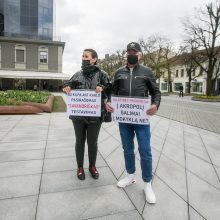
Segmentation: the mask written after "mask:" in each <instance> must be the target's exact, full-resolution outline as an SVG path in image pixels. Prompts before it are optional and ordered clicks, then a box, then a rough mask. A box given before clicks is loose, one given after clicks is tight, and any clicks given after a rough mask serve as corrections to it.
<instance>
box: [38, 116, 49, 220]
mask: <svg viewBox="0 0 220 220" xmlns="http://www.w3.org/2000/svg"><path fill="white" fill-rule="evenodd" d="M50 123H51V114H50V116H49V122H48V128H47V140H46V143H45V149H44V158H43V164H42V169H41V177H40V184H39V189H38V196H37V204H36V211H35V217H34V219H35V220H36V219H37V212H38V203H39V198H40V191H41V183H42V177H43V170H44V161H45V156H46V150H47V141H48V136H49V131H50Z"/></svg>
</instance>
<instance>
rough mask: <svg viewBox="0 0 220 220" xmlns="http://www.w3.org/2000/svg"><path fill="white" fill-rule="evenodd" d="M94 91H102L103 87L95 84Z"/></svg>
mask: <svg viewBox="0 0 220 220" xmlns="http://www.w3.org/2000/svg"><path fill="white" fill-rule="evenodd" d="M95 91H96V93H100V92H102V91H103V88H102V87H101V86H96V88H95Z"/></svg>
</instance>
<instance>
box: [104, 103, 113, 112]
mask: <svg viewBox="0 0 220 220" xmlns="http://www.w3.org/2000/svg"><path fill="white" fill-rule="evenodd" d="M105 109H106V111H107V112H113V111H114V108H113V107H112V105H111V102H107V103H106V104H105Z"/></svg>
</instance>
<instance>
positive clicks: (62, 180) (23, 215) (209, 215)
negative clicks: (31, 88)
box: [0, 96, 220, 220]
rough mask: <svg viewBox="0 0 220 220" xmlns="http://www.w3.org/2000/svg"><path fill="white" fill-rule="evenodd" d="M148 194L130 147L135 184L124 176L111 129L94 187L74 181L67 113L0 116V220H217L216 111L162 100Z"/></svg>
mask: <svg viewBox="0 0 220 220" xmlns="http://www.w3.org/2000/svg"><path fill="white" fill-rule="evenodd" d="M151 134H152V136H151V142H152V143H151V145H152V154H153V172H154V179H153V188H154V191H155V194H156V196H157V203H156V204H155V205H149V204H148V203H146V202H145V197H144V192H143V182H142V179H141V171H140V161H139V160H140V158H139V153H138V150H137V143H135V146H136V168H137V183H136V184H133V185H131V186H128V187H127V188H125V189H119V188H118V187H117V186H116V183H117V181H118V179H120V178H121V177H123V176H125V175H126V172H125V169H124V159H123V151H122V146H121V140H120V135H119V131H118V125H117V124H116V123H105V124H103V126H102V129H101V132H100V136H99V153H98V158H97V169H98V171H99V173H100V178H99V179H98V180H94V179H93V178H92V177H91V176H90V175H89V172H88V169H87V168H88V156H87V154H86V155H85V168H86V180H85V181H80V180H78V178H77V177H76V168H77V166H76V158H75V150H74V144H75V137H74V129H73V126H72V123H71V121H70V120H69V119H68V117H67V115H66V113H52V114H46V113H45V114H38V115H1V116H0V220H35V219H36V220H75V219H76V220H78V219H99V220H104V219H106V220H113V219H115V220H121V219H123V220H136V219H137V220H139V219H149V220H201V219H209V220H219V219H220V208H219V206H220V104H218V103H217V104H216V103H215V104H214V103H210V104H209V103H200V102H196V103H195V102H193V101H191V100H190V98H188V97H184V98H179V97H175V96H173V97H162V103H161V107H160V110H159V112H158V114H157V115H156V116H154V117H151Z"/></svg>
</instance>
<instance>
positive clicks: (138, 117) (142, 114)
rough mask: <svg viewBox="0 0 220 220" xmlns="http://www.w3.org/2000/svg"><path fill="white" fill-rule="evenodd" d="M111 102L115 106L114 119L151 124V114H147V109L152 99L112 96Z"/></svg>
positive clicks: (123, 121)
mask: <svg viewBox="0 0 220 220" xmlns="http://www.w3.org/2000/svg"><path fill="white" fill-rule="evenodd" d="M111 104H112V107H113V108H114V112H113V113H112V121H116V122H122V123H131V124H149V116H148V115H147V114H146V111H147V109H149V107H150V104H151V101H150V99H146V98H145V99H140V98H127V97H114V96H112V98H111Z"/></svg>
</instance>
